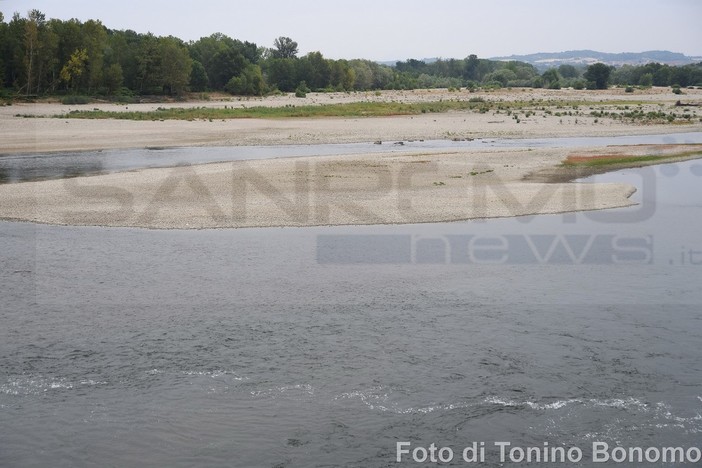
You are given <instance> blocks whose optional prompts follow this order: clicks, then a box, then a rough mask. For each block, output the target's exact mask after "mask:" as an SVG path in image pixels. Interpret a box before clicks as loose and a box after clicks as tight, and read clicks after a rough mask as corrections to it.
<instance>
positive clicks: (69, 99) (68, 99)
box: [61, 95, 91, 104]
mask: <svg viewBox="0 0 702 468" xmlns="http://www.w3.org/2000/svg"><path fill="white" fill-rule="evenodd" d="M90 101H91V99H90V98H89V97H88V96H75V95H71V96H65V97H64V98H63V99H61V104H89V103H90Z"/></svg>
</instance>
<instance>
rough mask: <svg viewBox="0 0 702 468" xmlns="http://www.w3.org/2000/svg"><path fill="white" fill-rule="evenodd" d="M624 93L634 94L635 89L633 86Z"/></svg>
mask: <svg viewBox="0 0 702 468" xmlns="http://www.w3.org/2000/svg"><path fill="white" fill-rule="evenodd" d="M624 92H625V93H633V92H634V88H633V87H631V86H627V87H626V88H625V89H624Z"/></svg>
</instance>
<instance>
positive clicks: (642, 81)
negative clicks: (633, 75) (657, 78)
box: [639, 73, 653, 88]
mask: <svg viewBox="0 0 702 468" xmlns="http://www.w3.org/2000/svg"><path fill="white" fill-rule="evenodd" d="M639 85H640V86H645V87H647V88H650V87H651V86H653V75H652V74H650V73H644V74H643V75H641V78H639Z"/></svg>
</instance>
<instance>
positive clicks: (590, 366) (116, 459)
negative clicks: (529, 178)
mask: <svg viewBox="0 0 702 468" xmlns="http://www.w3.org/2000/svg"><path fill="white" fill-rule="evenodd" d="M596 179H597V180H598V181H622V180H625V181H629V182H631V183H633V184H635V185H636V186H637V187H638V188H639V191H638V192H637V194H635V197H636V199H637V201H639V202H640V204H639V205H637V206H634V207H630V208H626V209H617V210H609V211H602V212H591V213H577V214H566V215H549V216H538V217H529V218H512V219H493V220H489V221H472V222H460V223H444V224H424V225H399V226H356V227H354V226H343V227H315V228H283V229H281V228H276V229H239V230H202V231H194V230H192V231H190V230H189V231H178V230H174V231H151V230H141V229H128V228H93V227H80V228H78V227H61V226H44V225H35V224H29V223H11V222H0V239H1V245H2V249H0V261H1V262H2V269H1V271H0V285H1V286H0V287H1V290H2V307H0V466H3V467H4V466H23V467H33V466H36V467H40V466H41V467H43V466H56V467H75V466H174V467H179V466H183V467H185V466H213V467H214V466H235V467H313V466H357V467H386V466H416V464H415V463H413V462H412V460H411V458H408V457H407V456H406V455H405V456H404V459H403V460H404V462H403V463H396V461H395V457H396V447H397V445H396V444H397V442H403V441H406V442H410V443H411V444H412V445H411V448H415V447H417V446H420V445H422V446H425V447H427V446H429V444H431V443H435V444H436V445H437V446H439V447H443V446H445V447H451V448H452V449H453V450H454V452H455V453H456V457H455V460H454V461H453V463H452V464H454V465H461V464H463V462H462V461H461V460H460V458H461V456H460V454H461V451H462V449H463V448H464V447H467V446H470V445H471V444H472V443H473V442H477V443H480V442H485V446H486V456H485V457H486V461H485V463H484V466H501V465H500V460H499V451H498V450H497V448H496V447H495V445H494V443H495V442H497V441H508V442H511V443H512V444H513V445H519V446H522V447H526V446H536V447H543V445H544V443H548V444H549V445H550V446H563V447H566V448H572V447H578V448H581V449H582V451H583V453H584V455H583V459H582V461H581V462H579V463H574V464H561V465H560V466H564V465H568V466H570V465H575V466H590V465H591V457H592V455H591V453H590V448H591V444H592V443H593V442H605V443H608V444H610V446H611V447H614V446H617V445H621V446H624V447H632V446H633V447H644V448H646V447H666V446H671V445H672V446H682V447H685V448H688V447H700V445H702V439H701V438H702V312H701V309H702V308H701V307H700V305H701V304H702V291H701V288H700V284H701V283H700V279H701V278H702V274H701V272H702V238H700V233H701V232H702V184H700V182H701V181H702V163H700V162H699V161H689V162H685V163H680V164H668V165H662V166H656V167H648V168H644V169H637V170H627V171H619V172H615V173H610V174H606V175H600V176H597V177H596ZM556 465H558V464H556ZM610 465H611V463H601V464H599V465H598V466H610ZM659 465H660V464H659ZM505 466H522V464H521V463H516V462H515V463H506V464H505ZM532 466H539V463H535V464H532ZM666 466H672V465H666ZM690 466H691V464H690Z"/></svg>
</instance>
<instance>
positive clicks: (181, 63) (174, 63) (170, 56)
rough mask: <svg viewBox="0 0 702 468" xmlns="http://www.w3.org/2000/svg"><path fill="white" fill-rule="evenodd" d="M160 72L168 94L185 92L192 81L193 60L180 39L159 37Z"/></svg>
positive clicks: (161, 80)
mask: <svg viewBox="0 0 702 468" xmlns="http://www.w3.org/2000/svg"><path fill="white" fill-rule="evenodd" d="M158 56H159V73H158V76H159V78H160V82H161V86H162V87H163V90H164V91H165V92H168V94H183V93H184V92H185V91H186V89H187V87H188V84H189V83H190V71H191V70H192V66H193V60H192V59H191V58H190V54H189V53H188V50H187V49H186V48H185V45H184V44H183V43H182V41H181V40H180V39H177V38H175V37H173V36H169V37H162V38H160V39H159V46H158Z"/></svg>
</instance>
